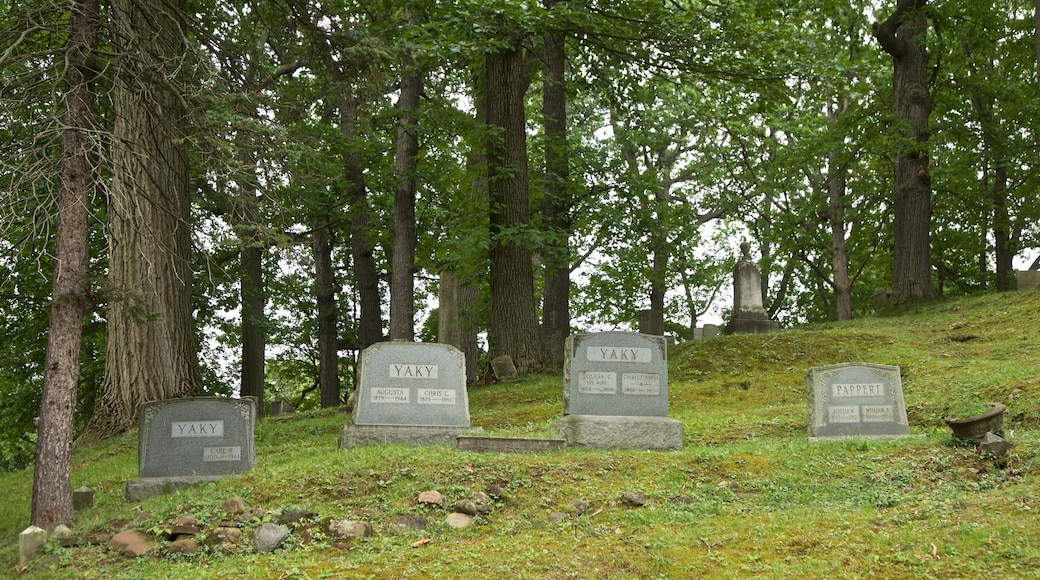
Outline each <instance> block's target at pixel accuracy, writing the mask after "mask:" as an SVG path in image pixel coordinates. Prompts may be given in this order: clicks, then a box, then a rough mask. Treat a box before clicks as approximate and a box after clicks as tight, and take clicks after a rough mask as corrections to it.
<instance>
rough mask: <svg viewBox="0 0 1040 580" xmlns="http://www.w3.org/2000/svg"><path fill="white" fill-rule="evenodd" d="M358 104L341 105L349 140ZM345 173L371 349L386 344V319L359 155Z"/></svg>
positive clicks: (348, 158) (364, 333) (365, 339)
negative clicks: (382, 309)
mask: <svg viewBox="0 0 1040 580" xmlns="http://www.w3.org/2000/svg"><path fill="white" fill-rule="evenodd" d="M356 124H357V104H356V103H355V102H354V99H353V98H352V97H351V96H350V95H346V96H344V97H343V98H342V100H341V102H340V126H341V127H340V130H341V131H343V133H344V134H345V135H346V136H347V139H348V140H350V139H353V138H356V136H355V134H354V133H355V125H356ZM343 170H344V172H345V173H346V182H347V187H348V188H349V191H348V193H347V198H348V201H349V204H350V213H351V220H350V254H351V259H352V262H353V266H354V279H355V280H356V281H357V286H358V302H360V306H361V320H360V325H361V336H360V338H361V346H362V348H364V347H367V346H371V345H373V344H375V343H377V342H379V341H381V340H383V316H382V311H381V308H380V302H379V274H378V270H377V269H376V260H375V256H373V251H374V247H373V244H372V235H371V234H370V233H369V231H368V230H369V227H370V226H369V209H368V187H367V186H366V184H365V173H364V168H363V167H361V161H360V160H359V159H358V155H357V153H353V152H348V153H346V154H344V156H343Z"/></svg>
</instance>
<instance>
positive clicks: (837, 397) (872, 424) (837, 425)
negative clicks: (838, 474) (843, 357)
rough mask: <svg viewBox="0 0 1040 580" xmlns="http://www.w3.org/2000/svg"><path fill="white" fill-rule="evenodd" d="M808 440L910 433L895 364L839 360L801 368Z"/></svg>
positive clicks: (880, 436)
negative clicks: (806, 400) (803, 377)
mask: <svg viewBox="0 0 1040 580" xmlns="http://www.w3.org/2000/svg"><path fill="white" fill-rule="evenodd" d="M805 390H806V393H807V395H808V430H809V438H810V440H817V439H826V438H841V437H863V438H889V437H905V436H908V435H910V426H909V424H908V423H907V419H906V405H905V404H904V402H903V385H902V381H901V380H900V377H899V367H896V366H887V365H877V364H869V363H844V364H838V365H832V366H826V367H815V368H812V369H810V370H809V371H807V372H806V373H805Z"/></svg>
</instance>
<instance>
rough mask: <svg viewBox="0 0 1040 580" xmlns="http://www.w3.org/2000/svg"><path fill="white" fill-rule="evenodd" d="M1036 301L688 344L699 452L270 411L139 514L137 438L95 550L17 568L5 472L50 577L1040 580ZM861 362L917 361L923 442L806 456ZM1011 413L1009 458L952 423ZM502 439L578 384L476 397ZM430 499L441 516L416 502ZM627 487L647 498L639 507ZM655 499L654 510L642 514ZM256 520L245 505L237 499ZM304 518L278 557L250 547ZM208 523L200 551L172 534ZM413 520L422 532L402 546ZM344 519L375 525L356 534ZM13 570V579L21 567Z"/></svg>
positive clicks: (113, 453) (112, 483)
mask: <svg viewBox="0 0 1040 580" xmlns="http://www.w3.org/2000/svg"><path fill="white" fill-rule="evenodd" d="M1038 328H1040V292H1035V291H1032V292H1017V293H1004V294H1000V295H990V296H985V297H979V298H967V299H958V300H951V301H945V302H937V303H933V304H931V305H927V306H922V307H914V308H910V309H905V310H903V311H900V312H897V313H892V314H889V315H886V316H876V317H866V318H863V319H860V320H857V321H853V322H849V323H840V324H831V325H823V326H818V327H814V328H806V329H795V330H787V331H783V332H780V333H774V334H767V335H740V336H728V337H719V338H712V339H707V340H703V341H698V342H691V343H684V344H681V345H679V346H676V347H674V348H672V349H671V350H670V352H669V365H670V366H669V395H670V405H669V406H670V412H669V415H670V416H671V417H672V418H675V419H679V420H680V421H682V423H683V430H684V448H683V450H682V451H654V452H646V451H638V450H632V451H590V450H577V449H565V450H562V451H553V452H546V453H541V454H523V455H522V454H496V453H474V452H463V451H459V450H456V449H454V448H451V447H430V448H416V447H404V446H371V447H361V448H354V449H349V450H341V449H338V448H337V446H336V438H337V436H338V435H339V433H340V430H341V429H342V427H343V425H344V424H345V423H346V422H347V421H348V418H349V415H348V414H345V413H342V412H338V411H334V410H333V411H322V412H314V413H304V414H298V415H287V416H280V417H275V418H269V419H264V420H262V421H261V422H259V423H258V424H257V426H256V467H255V468H254V469H252V470H251V471H249V472H247V473H245V474H242V475H240V476H233V477H230V478H228V479H226V480H223V481H220V482H217V483H208V484H203V485H200V486H197V487H194V488H190V489H187V490H183V491H180V492H177V493H173V494H169V495H164V496H156V497H152V498H149V499H147V500H145V501H143V502H140V503H128V502H127V501H126V500H125V499H123V492H124V486H125V484H126V481H127V480H128V479H131V478H134V477H136V476H137V435H136V433H130V434H127V435H125V436H122V437H117V438H113V439H110V440H107V441H105V442H103V443H102V444H100V445H97V446H95V447H93V448H90V449H85V450H79V451H77V452H76V453H75V454H74V456H73V469H72V478H73V481H72V483H73V487H74V488H75V487H79V486H87V487H89V488H91V489H93V490H94V492H95V495H94V505H93V507H90V508H87V509H84V510H82V511H79V512H78V513H77V521H76V523H75V525H74V526H73V528H74V533H75V536H74V537H75V538H76V539H77V542H78V543H77V544H76V545H72V546H68V547H65V546H62V545H60V544H59V543H58V542H56V541H54V540H52V541H51V542H50V543H48V544H46V545H45V546H44V547H43V548H42V549H41V550H40V552H38V553H37V555H36V556H35V558H34V559H33V560H32V561H31V562H29V564H28V567H27V569H26V570H24V571H22V572H17V571H16V567H17V560H18V548H17V536H18V533H19V532H20V531H22V530H23V529H24V528H25V527H26V526H27V525H28V521H29V508H30V506H29V503H30V497H31V485H32V473H31V470H25V471H21V472H16V473H10V474H6V475H3V476H2V479H0V570H2V571H3V572H2V573H6V574H8V575H11V576H18V575H21V576H22V577H33V578H35V577H39V578H106V579H114V578H198V577H230V578H334V577H374V578H404V577H409V578H411V577H415V578H424V577H428V578H455V577H459V578H482V577H515V578H521V577H523V578H569V577H574V578H657V577H660V578H685V577H713V578H740V577H747V576H751V575H758V576H763V577H775V578H821V577H845V578H911V577H912V578H972V577H982V576H986V577H1000V578H1030V577H1033V578H1035V577H1040V456H1038V449H1040V441H1038V439H1040V414H1038V411H1040V333H1038V332H1037V329H1038ZM843 362H870V363H877V364H886V365H898V366H900V367H901V370H902V381H903V391H904V396H905V401H906V407H907V414H908V416H909V420H910V425H911V432H912V434H913V436H912V437H910V438H905V439H898V440H870V441H867V440H839V441H821V442H809V441H808V440H807V433H806V395H805V392H804V373H805V371H806V370H808V369H809V368H811V367H814V366H821V365H830V364H838V363H843ZM976 399H978V400H984V401H989V400H992V401H1002V402H1004V403H1005V404H1006V405H1007V406H1008V411H1007V414H1006V416H1005V426H1004V435H1005V437H1006V438H1007V439H1009V440H1010V441H1011V442H1012V443H1013V444H1014V446H1013V447H1012V449H1011V451H1010V452H1009V453H1008V454H1007V455H1006V456H1004V457H1002V458H993V457H984V456H980V455H979V454H978V453H977V452H976V450H975V449H974V447H972V446H970V445H966V444H963V443H961V444H958V443H955V442H954V441H953V440H952V439H951V435H950V432H949V430H948V429H947V428H946V426H945V425H944V424H943V422H942V417H943V416H944V415H946V414H947V413H949V412H951V411H953V410H954V409H955V408H957V407H958V406H960V405H963V404H966V403H968V402H971V401H973V400H976ZM470 410H471V414H472V420H473V424H474V425H475V426H481V427H483V428H484V431H485V434H487V435H496V436H510V437H553V436H554V434H553V433H552V432H551V430H550V423H551V421H552V420H553V419H555V418H557V417H559V416H561V415H562V381H561V377H560V375H559V374H539V375H533V376H528V377H525V378H524V379H522V380H521V381H520V382H519V383H514V384H498V385H490V386H477V387H472V388H471V390H470ZM427 490H437V491H439V492H441V493H442V494H443V495H444V498H445V501H444V505H443V506H437V505H425V504H420V503H419V502H418V501H417V497H418V495H419V494H420V493H421V492H423V491H427ZM489 492H491V493H490V505H489V511H487V512H486V513H481V514H480V515H477V516H476V518H475V519H474V521H473V523H472V525H469V526H468V527H465V528H463V529H455V528H453V527H451V526H450V525H448V524H447V523H446V521H445V520H446V517H447V516H448V514H449V513H451V512H452V511H453V509H452V507H451V506H453V505H454V504H455V503H456V502H457V501H459V500H464V499H470V498H472V497H474V495H476V494H479V493H489ZM626 492H632V493H627V495H625V494H626ZM640 496H641V497H642V498H645V502H644V503H643V504H642V505H636V504H638V503H640V502H639V501H633V498H639V497H640ZM235 497H237V498H241V499H242V500H243V501H244V502H245V505H246V507H245V511H244V512H243V513H238V514H235V513H227V510H226V509H225V503H226V502H227V501H228V500H229V499H231V498H235ZM292 510H302V512H300V511H297V516H302V517H300V519H297V520H296V521H295V522H294V523H292V524H291V525H289V527H290V529H292V533H291V535H290V536H289V538H288V540H287V541H286V542H285V543H284V544H283V545H282V547H281V548H279V549H277V550H275V551H274V552H270V553H256V552H255V551H254V550H253V549H252V548H251V547H250V546H249V544H248V541H247V540H242V541H241V542H239V543H234V542H231V543H227V542H226V541H224V540H221V539H219V538H217V534H216V533H215V531H214V530H215V529H216V528H217V526H219V525H220V524H221V522H224V521H226V520H231V521H232V522H233V523H234V525H236V526H239V527H240V529H241V530H242V532H243V536H242V537H243V538H248V534H249V532H250V531H251V530H252V529H253V528H255V527H256V526H258V525H260V524H261V523H262V522H267V521H271V522H277V521H279V519H280V518H282V517H283V516H284V514H287V513H289V512H291V511H292ZM185 515H191V516H195V517H196V519H197V526H198V528H199V532H198V533H197V534H196V536H195V539H196V540H197V541H198V544H199V545H200V546H201V547H200V548H199V550H198V551H197V552H195V553H194V554H171V553H169V543H168V539H167V538H168V536H167V532H168V531H169V530H170V528H171V526H172V524H173V522H174V521H175V520H177V519H178V518H180V517H181V516H185ZM401 515H412V516H421V517H422V518H424V519H425V520H426V522H427V526H426V528H425V529H422V530H416V531H396V529H395V527H394V526H393V524H392V522H393V521H394V518H395V517H397V516H401ZM332 519H348V520H363V521H367V522H369V523H370V524H371V526H372V535H371V536H369V537H362V538H356V539H352V540H343V539H338V538H336V537H335V535H334V534H333V533H331V532H330V530H329V529H328V526H327V522H328V521H329V520H332ZM130 528H136V529H138V530H141V531H143V532H144V533H146V534H148V535H150V536H153V537H155V538H156V539H157V540H158V542H157V545H156V546H155V547H154V548H153V549H152V550H151V551H150V552H149V553H148V554H146V555H144V556H140V557H128V556H125V555H123V554H122V553H120V552H118V551H115V550H112V549H110V548H109V547H108V545H107V543H108V539H109V538H111V537H112V535H113V534H115V533H116V532H119V531H121V530H125V529H130ZM2 573H0V574H2Z"/></svg>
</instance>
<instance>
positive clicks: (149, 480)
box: [126, 475, 233, 501]
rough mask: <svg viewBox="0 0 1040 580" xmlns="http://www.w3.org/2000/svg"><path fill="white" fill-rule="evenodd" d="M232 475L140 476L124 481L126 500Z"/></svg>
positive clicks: (161, 493)
mask: <svg viewBox="0 0 1040 580" xmlns="http://www.w3.org/2000/svg"><path fill="white" fill-rule="evenodd" d="M232 476H233V475H186V476H180V477H141V478H138V479H131V480H128V481H127V482H126V500H127V501H141V500H143V499H147V498H149V497H152V496H154V495H163V494H166V493H171V492H174V491H177V490H178V489H184V488H185V487H189V486H192V485H198V484H200V483H209V482H211V481H220V480H221V479H227V478H228V477H232Z"/></svg>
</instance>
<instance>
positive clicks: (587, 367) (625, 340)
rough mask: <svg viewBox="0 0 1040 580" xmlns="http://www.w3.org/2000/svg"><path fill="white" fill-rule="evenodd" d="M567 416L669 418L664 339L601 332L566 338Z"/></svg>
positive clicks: (666, 358)
mask: <svg viewBox="0 0 1040 580" xmlns="http://www.w3.org/2000/svg"><path fill="white" fill-rule="evenodd" d="M566 349H567V350H566V353H565V356H564V358H565V363H564V371H563V374H564V377H563V380H564V396H563V414H564V415H625V416H635V417H667V416H668V344H667V342H666V340H665V338H664V337H663V336H652V335H646V334H636V333H632V332H599V333H593V334H576V335H571V336H569V337H567V345H566Z"/></svg>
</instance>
